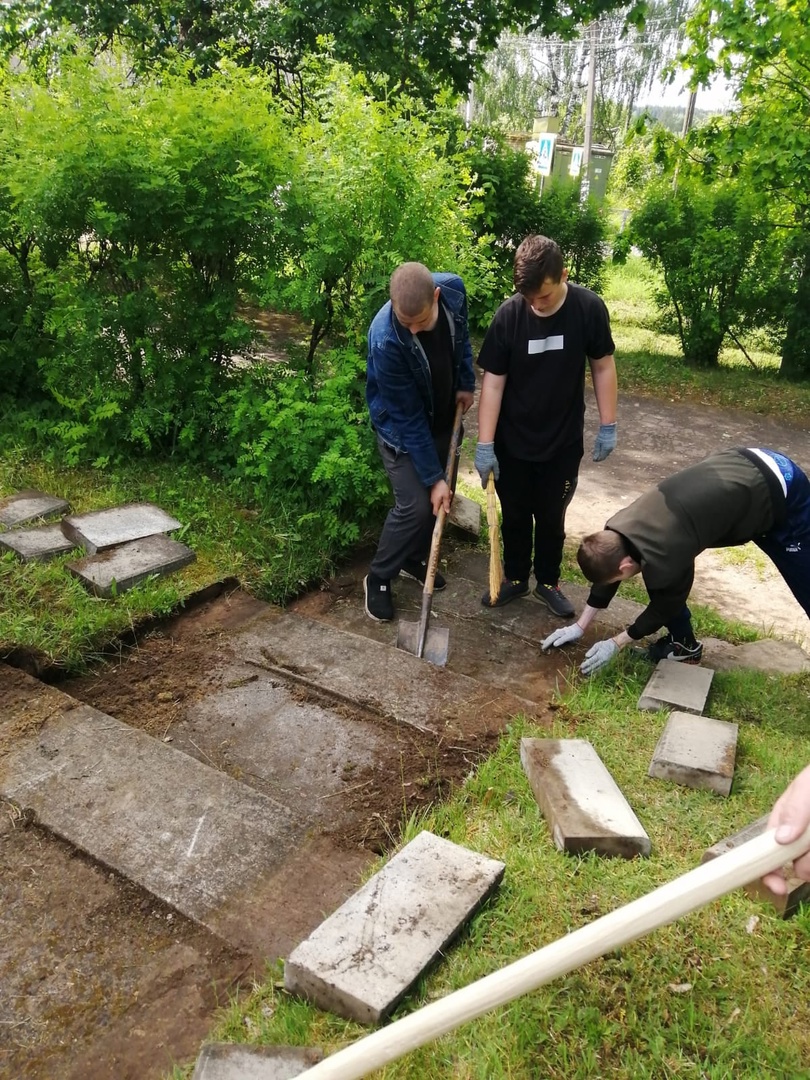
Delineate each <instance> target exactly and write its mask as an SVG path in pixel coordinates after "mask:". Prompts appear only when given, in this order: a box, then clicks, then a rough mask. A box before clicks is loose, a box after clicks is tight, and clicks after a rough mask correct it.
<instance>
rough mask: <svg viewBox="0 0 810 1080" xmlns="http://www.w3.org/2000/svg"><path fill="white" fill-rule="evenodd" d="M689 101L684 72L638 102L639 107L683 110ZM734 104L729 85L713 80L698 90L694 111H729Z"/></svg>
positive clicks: (719, 80) (721, 80)
mask: <svg viewBox="0 0 810 1080" xmlns="http://www.w3.org/2000/svg"><path fill="white" fill-rule="evenodd" d="M688 100H689V91H688V90H687V89H686V72H683V73H678V75H677V76H676V78H675V81H674V82H673V83H672V84H671V85H668V86H665V85H663V84H661V85H660V86H658V87H653V88H652V89H651V90H650V91H648V93H647V95H646V97H643V98H642V99H641V100H640V101H639V103H638V104H639V105H640V106H643V105H674V106H678V107H680V108H685V107H686V103H687V101H688ZM733 104H734V95H733V94H732V92H731V88H730V85H729V84H728V83H727V82H726V81H725V79H722V78H717V79H714V80H713V81H712V83H711V85H709V86H707V87H706V88H705V89H704V88H703V87H701V88H700V89H699V90H698V95H697V101H696V102H695V108H696V109H710V110H717V111H722V110H724V109H730V108H731V106H732V105H733Z"/></svg>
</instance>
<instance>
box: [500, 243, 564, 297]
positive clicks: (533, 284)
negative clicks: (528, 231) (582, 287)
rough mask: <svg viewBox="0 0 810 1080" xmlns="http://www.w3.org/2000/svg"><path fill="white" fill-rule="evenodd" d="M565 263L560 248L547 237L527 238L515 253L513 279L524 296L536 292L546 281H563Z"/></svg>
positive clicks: (516, 287) (555, 282)
mask: <svg viewBox="0 0 810 1080" xmlns="http://www.w3.org/2000/svg"><path fill="white" fill-rule="evenodd" d="M563 269H564V262H563V256H562V252H561V251H560V246H559V244H557V243H556V242H555V241H554V240H549V238H548V237H547V236H527V237H526V239H525V240H523V241H522V242H521V244H520V247H519V248H518V249H517V251H516V252H515V266H514V270H513V272H512V279H513V281H514V283H515V289H516V290H517V291H518V292H519V293H522V294H525V293H527V292H534V291H535V290H536V289H539V288H540V286H541V285H542V284H543V282H545V281H552V282H554V284H555V285H556V284H557V282H559V281H561V280H562V274H563Z"/></svg>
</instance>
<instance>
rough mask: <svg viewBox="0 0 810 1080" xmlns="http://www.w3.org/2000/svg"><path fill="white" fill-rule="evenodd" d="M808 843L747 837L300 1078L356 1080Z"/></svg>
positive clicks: (809, 832) (807, 837) (808, 838)
mask: <svg viewBox="0 0 810 1080" xmlns="http://www.w3.org/2000/svg"><path fill="white" fill-rule="evenodd" d="M808 845H810V828H807V829H805V831H804V834H803V835H802V836H801V837H800V838H799V839H798V840H794V841H793V842H792V843H791V844H777V843H776V840H775V839H774V830H773V829H770V830H769V831H768V832H766V833H763V834H762V835H761V836H757V837H756V838H755V839H753V840H749V841H748V842H747V843H746V844H741V845H740V847H738V848H734V849H733V850H731V851H729V852H726V854H725V855H721V856H719V858H717V859H712V860H711V862H707V863H703V864H702V865H700V866H698V867H696V868H695V869H694V870H690V871H688V873H686V874H681V876H680V877H677V878H674V879H673V880H672V881H669V882H667V884H665V885H662V886H661V887H660V888H658V889H654V890H653V892H651V893H646V894H645V895H644V896H640V897H639V898H638V900H633V901H632V903H629V904H625V905H624V907H620V908H616V910H615V911H611V912H610V913H609V914H608V915H603V916H602V918H601V919H595V920H594V921H593V922H591V923H587V924H586V925H585V926H581V927H580V928H579V929H578V930H574V931H573V932H572V933H570V934H566V935H565V936H564V937H561V938H558V939H557V941H553V942H551V944H550V945H546V946H545V948H542V949H539V950H538V951H537V952H533V953H529V954H528V956H524V957H523V958H522V959H520V960H516V961H515V962H514V963H513V964H509V965H508V966H507V967H505V968H501V969H500V971H495V972H493V973H492V974H491V975H486V976H485V977H484V978H483V979H479V980H478V982H474V983H470V985H469V986H465V987H463V989H461V990H456V991H455V992H454V993H452V994H448V995H447V997H444V998H439V1000H438V1001H433V1002H431V1003H430V1004H429V1005H424V1006H423V1007H422V1008H421V1009H418V1010H417V1011H416V1012H413V1013H410V1014H409V1015H408V1016H403V1017H402V1019H401V1020H396V1021H394V1023H393V1024H389V1025H388V1027H385V1028H382V1029H381V1030H379V1031H375V1032H374V1033H373V1034H371V1035H367V1036H366V1037H365V1038H364V1039H360V1040H358V1041H357V1042H355V1043H352V1044H350V1045H349V1046H347V1047H344V1049H343V1050H338V1051H337V1053H335V1054H332V1056H331V1057H328V1058H325V1059H324V1060H323V1061H322V1062H320V1064H318V1065H315V1066H313V1067H312V1068H311V1069H306V1070H305V1071H304V1072H303V1073H301V1074H300V1075H301V1077H302V1078H303V1077H308V1078H310V1080H360V1077H363V1076H368V1074H369V1073H371V1072H374V1071H375V1070H376V1069H381V1068H382V1067H383V1065H387V1064H388V1063H389V1062H391V1061H396V1060H397V1058H401V1057H403V1056H404V1055H405V1054H407V1053H409V1052H410V1051H411V1050H415V1049H416V1048H417V1047H418V1046H424V1044H425V1043H428V1042H430V1041H431V1040H433V1039H438V1038H439V1036H441V1035H445V1034H447V1032H448V1031H453V1030H454V1029H455V1028H457V1027H460V1026H461V1025H462V1024H466V1023H467V1022H468V1021H470V1020H474V1019H475V1018H476V1017H478V1016H482V1015H483V1014H484V1013H485V1012H489V1011H490V1010H491V1009H494V1008H496V1007H497V1006H499V1005H505V1004H506V1003H507V1002H508V1001H513V1000H514V999H515V998H516V997H520V995H521V994H526V993H528V992H529V991H531V990H534V989H536V988H537V987H538V986H544V985H545V984H546V983H549V982H551V981H552V979H556V978H559V976H560V975H566V974H568V972H569V971H574V970H576V968H578V967H581V965H582V964H587V963H589V962H590V961H591V960H595V959H596V958H597V957H598V956H604V955H605V954H606V953H609V952H612V951H613V950H614V949H619V948H622V947H623V946H624V945H627V944H629V943H630V942H631V941H635V940H636V939H637V938H640V937H643V936H644V934H649V933H650V931H652V930H657V929H658V927H660V926H667V925H668V924H669V923H671V922H674V921H675V920H676V919H680V918H682V917H683V916H684V915H688V914H689V912H690V911H696V910H697V909H698V908H700V907H703V906H704V905H705V904H708V903H711V901H712V900H716V899H717V898H718V897H720V896H723V895H724V894H725V893H727V892H731V890H732V889H737V888H739V887H740V886H741V885H747V884H748V882H749V881H755V880H756V879H757V878H759V877H762V876H763V874H768V873H770V872H771V871H772V870H776V869H778V868H779V867H780V866H782V865H783V864H784V863H786V862H790V861H791V860H792V859H795V858H798V856H799V855H801V854H802V853H803V852H804V851H806V850H807V848H808Z"/></svg>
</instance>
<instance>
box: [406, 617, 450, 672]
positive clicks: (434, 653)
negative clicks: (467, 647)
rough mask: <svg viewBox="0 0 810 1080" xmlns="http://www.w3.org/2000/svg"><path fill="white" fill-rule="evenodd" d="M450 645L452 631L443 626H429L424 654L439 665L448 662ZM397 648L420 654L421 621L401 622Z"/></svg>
mask: <svg viewBox="0 0 810 1080" xmlns="http://www.w3.org/2000/svg"><path fill="white" fill-rule="evenodd" d="M449 645H450V631H449V630H447V629H446V628H443V627H441V626H429V627H428V631H427V634H426V635H425V647H424V649H423V650H422V656H423V658H424V659H425V660H429V661H430V662H431V664H435V665H436V666H437V667H444V665H445V664H446V663H447V650H448V647H449ZM397 648H398V649H404V650H405V652H409V653H413V654H414V656H418V655H419V623H418V622H401V623H400V624H399V627H398V629H397Z"/></svg>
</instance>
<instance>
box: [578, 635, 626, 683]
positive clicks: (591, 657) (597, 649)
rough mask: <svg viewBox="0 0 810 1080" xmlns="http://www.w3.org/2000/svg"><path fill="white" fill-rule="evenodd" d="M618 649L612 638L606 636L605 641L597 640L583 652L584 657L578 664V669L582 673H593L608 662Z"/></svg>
mask: <svg viewBox="0 0 810 1080" xmlns="http://www.w3.org/2000/svg"><path fill="white" fill-rule="evenodd" d="M618 651H619V646H618V645H617V644H616V642H615V641H614V640H613V638H608V639H607V641H597V643H596V644H595V645H591V647H590V649H588V651H587V652H586V653H585V659H584V660H583V661H582V663H581V664H580V665H579V670H580V671H581V672H582V674H583V675H593V673H594V672H595V671H598V670H599V669H600V668H603V667H604V666H605V664H609V663H610V661H611V660H612V659H613V657H614V656H615V655H616V653H617V652H618Z"/></svg>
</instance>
